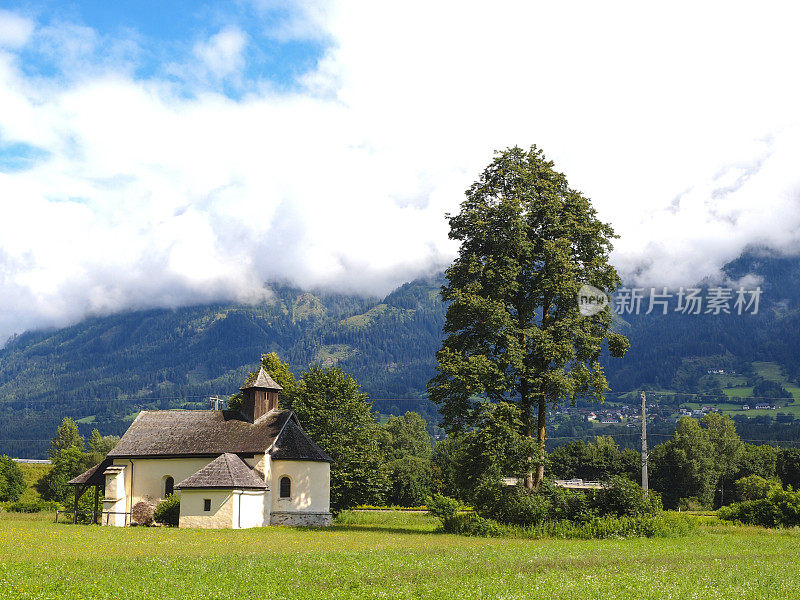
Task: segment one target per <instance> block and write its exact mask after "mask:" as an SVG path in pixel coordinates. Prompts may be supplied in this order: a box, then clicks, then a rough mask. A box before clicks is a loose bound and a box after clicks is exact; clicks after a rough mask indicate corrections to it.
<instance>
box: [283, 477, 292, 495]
mask: <svg viewBox="0 0 800 600" xmlns="http://www.w3.org/2000/svg"><path fill="white" fill-rule="evenodd" d="M291 497H292V480H291V479H289V478H288V477H287V476H286V475H284V476H283V477H281V498H291Z"/></svg>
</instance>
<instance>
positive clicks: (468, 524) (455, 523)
mask: <svg viewBox="0 0 800 600" xmlns="http://www.w3.org/2000/svg"><path fill="white" fill-rule="evenodd" d="M442 527H443V529H444V530H445V531H446V532H447V533H458V534H460V535H471V536H478V537H500V536H501V535H503V534H504V533H505V530H504V527H503V526H502V525H500V523H498V522H497V521H493V520H492V519H484V518H483V517H481V516H480V515H477V514H475V513H463V514H456V515H451V516H449V517H445V518H444V519H442Z"/></svg>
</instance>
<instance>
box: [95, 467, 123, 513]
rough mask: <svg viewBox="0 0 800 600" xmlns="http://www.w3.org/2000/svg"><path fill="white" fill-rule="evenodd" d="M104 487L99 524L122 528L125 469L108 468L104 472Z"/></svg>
mask: <svg viewBox="0 0 800 600" xmlns="http://www.w3.org/2000/svg"><path fill="white" fill-rule="evenodd" d="M105 476H106V485H105V491H104V493H103V512H104V513H105V514H103V515H102V517H101V520H100V524H101V525H115V526H117V527H124V526H125V524H126V515H125V514H124V513H126V512H127V507H126V504H127V500H128V497H127V495H126V492H125V467H114V466H112V467H110V468H108V469H106V471H105Z"/></svg>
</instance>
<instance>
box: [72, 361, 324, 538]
mask: <svg viewBox="0 0 800 600" xmlns="http://www.w3.org/2000/svg"><path fill="white" fill-rule="evenodd" d="M240 389H241V391H242V393H243V402H242V405H241V408H240V409H239V410H145V411H142V412H141V413H139V415H138V416H137V417H136V419H135V420H134V421H133V423H132V424H131V426H130V427H129V428H128V430H127V431H126V432H125V435H123V436H122V439H120V441H119V443H118V444H117V446H116V447H115V448H114V449H113V450H112V451H111V452H109V454H108V456H107V457H106V460H105V461H103V462H102V463H100V464H98V465H96V466H94V467H92V468H91V469H89V470H88V471H86V472H85V473H83V474H82V475H79V476H78V477H76V478H75V479H73V480H72V481H70V484H72V485H74V486H76V497H77V494H78V491H79V489H84V490H85V489H86V487H88V486H90V485H97V484H98V482H100V483H102V480H103V478H104V479H105V495H104V500H103V514H102V521H101V522H102V523H103V524H104V525H117V526H124V525H126V524H127V523H128V522H129V519H128V515H130V512H131V508H132V507H133V506H135V505H136V504H137V503H138V502H140V501H147V502H150V503H152V504H156V503H157V502H158V501H159V500H161V499H163V498H165V497H166V496H168V495H169V494H171V493H173V492H175V493H179V494H180V499H181V502H180V519H179V526H180V527H202V528H234V529H237V528H245V527H261V526H266V525H304V526H309V525H310V526H328V525H331V523H332V517H331V513H330V463H331V462H332V459H331V457H330V456H328V455H327V454H326V453H325V452H324V451H323V450H322V449H321V448H320V447H319V446H317V445H316V444H315V443H314V442H313V441H312V440H311V438H309V437H308V435H306V433H305V432H304V431H303V429H302V427H301V426H300V422H299V421H298V419H297V416H296V415H295V414H294V412H292V411H291V410H280V409H279V408H278V394H279V393H280V391H281V390H282V389H283V388H281V386H280V385H278V384H277V383H276V382H275V381H274V380H273V379H272V378H271V377H270V376H269V374H268V373H267V372H266V371H265V370H264V369H263V368H261V369H260V370H259V372H258V375H257V377H256V379H255V380H254V381H253V382H252V383H250V384H245V385H244V386H243V387H241V388H240Z"/></svg>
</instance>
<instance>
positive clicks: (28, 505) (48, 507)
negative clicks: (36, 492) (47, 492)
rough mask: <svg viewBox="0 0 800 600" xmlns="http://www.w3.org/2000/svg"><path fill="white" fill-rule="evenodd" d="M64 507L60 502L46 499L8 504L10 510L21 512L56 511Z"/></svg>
mask: <svg viewBox="0 0 800 600" xmlns="http://www.w3.org/2000/svg"><path fill="white" fill-rule="evenodd" d="M62 508H63V507H62V506H61V505H60V504H59V503H58V502H48V501H46V500H37V501H35V502H12V503H9V504H8V507H7V510H8V511H9V512H19V513H38V512H55V511H57V510H61V509H62Z"/></svg>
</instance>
